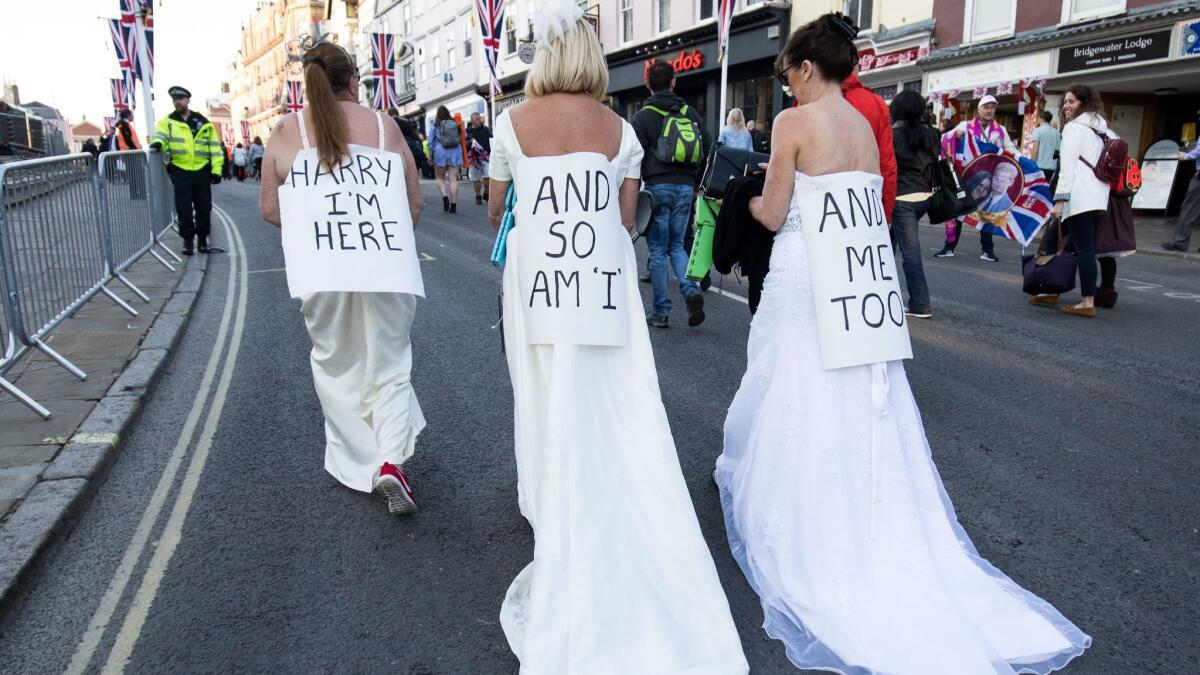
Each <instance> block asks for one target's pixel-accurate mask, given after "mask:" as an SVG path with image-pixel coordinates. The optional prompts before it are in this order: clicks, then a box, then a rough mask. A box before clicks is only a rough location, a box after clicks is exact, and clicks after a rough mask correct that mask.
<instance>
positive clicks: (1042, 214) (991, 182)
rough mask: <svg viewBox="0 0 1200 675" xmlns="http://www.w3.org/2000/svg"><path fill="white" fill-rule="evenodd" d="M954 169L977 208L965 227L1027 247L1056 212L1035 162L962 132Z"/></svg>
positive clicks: (967, 216) (1048, 187)
mask: <svg viewBox="0 0 1200 675" xmlns="http://www.w3.org/2000/svg"><path fill="white" fill-rule="evenodd" d="M954 165H955V168H956V169H958V172H959V174H960V175H961V176H962V180H963V185H964V186H965V187H966V188H967V190H968V191H969V192H970V193H971V196H972V197H973V198H974V199H975V203H976V204H977V205H978V207H979V208H978V209H976V210H975V211H972V212H971V213H968V214H967V215H965V216H963V224H964V225H966V226H967V227H973V228H975V229H977V230H979V231H980V232H988V233H991V234H993V235H996V236H999V237H1004V238H1006V239H1012V240H1013V241H1015V242H1017V243H1019V244H1020V245H1021V246H1028V245H1029V244H1030V243H1031V242H1032V241H1033V240H1034V238H1035V237H1037V234H1038V231H1039V230H1041V228H1042V226H1043V225H1045V224H1046V221H1047V220H1048V218H1049V215H1050V210H1051V209H1052V208H1054V202H1053V195H1052V194H1051V192H1050V182H1049V181H1047V180H1046V174H1045V173H1043V172H1042V170H1041V169H1040V168H1038V165H1037V162H1035V161H1033V160H1032V159H1029V158H1027V157H1021V156H1020V155H1017V154H1015V153H1012V152H1010V151H1007V150H1003V149H1001V148H1000V147H998V146H996V145H994V144H992V143H988V142H987V141H984V140H982V139H979V138H976V137H975V136H974V135H972V134H964V135H961V136H959V137H958V138H957V140H956V141H955V145H954Z"/></svg>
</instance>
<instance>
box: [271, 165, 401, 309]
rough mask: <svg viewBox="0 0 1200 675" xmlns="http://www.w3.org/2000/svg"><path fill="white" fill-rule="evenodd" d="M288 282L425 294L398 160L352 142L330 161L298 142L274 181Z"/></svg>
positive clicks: (308, 288) (296, 286) (297, 292)
mask: <svg viewBox="0 0 1200 675" xmlns="http://www.w3.org/2000/svg"><path fill="white" fill-rule="evenodd" d="M279 216H280V221H281V222H282V223H283V254H284V260H285V261H286V267H287V279H288V290H289V291H290V292H291V294H292V297H294V298H298V297H301V296H303V295H307V294H309V293H316V292H320V291H349V292H378V293H411V294H413V295H420V296H424V295H425V287H424V284H423V282H422V280H421V269H420V267H419V263H418V262H417V250H416V241H415V238H414V236H413V225H412V214H411V212H410V211H409V210H408V193H407V191H406V186H405V181H404V161H403V159H402V158H401V157H400V155H398V154H396V153H394V152H387V151H383V150H378V149H376V148H369V147H364V146H359V145H351V146H350V155H349V156H347V157H343V158H342V161H341V163H340V164H338V165H337V166H334V167H324V166H321V165H320V163H319V161H318V159H317V152H316V150H315V149H307V150H301V151H300V153H299V154H297V155H296V159H295V160H294V161H293V163H292V170H291V172H290V173H289V174H288V176H287V178H286V179H285V180H284V182H283V185H281V186H280V187H279Z"/></svg>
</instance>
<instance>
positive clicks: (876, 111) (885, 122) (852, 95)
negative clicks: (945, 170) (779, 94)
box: [842, 66, 896, 224]
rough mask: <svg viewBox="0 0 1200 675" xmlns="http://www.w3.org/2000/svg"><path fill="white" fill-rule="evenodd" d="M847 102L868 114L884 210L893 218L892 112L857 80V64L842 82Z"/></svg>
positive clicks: (894, 201) (894, 202)
mask: <svg viewBox="0 0 1200 675" xmlns="http://www.w3.org/2000/svg"><path fill="white" fill-rule="evenodd" d="M842 96H845V97H846V102H847V103H849V104H850V105H852V106H854V109H855V110H857V111H858V112H860V113H861V114H862V116H863V117H865V118H867V122H869V123H870V124H871V130H872V131H874V132H875V143H877V144H878V145H879V173H880V174H882V175H883V212H884V213H885V214H886V215H887V221H888V223H889V224H890V223H891V222H892V207H894V206H895V205H896V150H895V148H893V147H892V116H891V113H890V112H889V111H888V107H887V104H886V103H884V102H883V99H882V98H879V96H878V95H877V94H876V93H875V92H873V91H871V90H870V89H867V88H866V87H864V86H863V83H862V82H859V81H858V66H855V67H854V72H853V73H851V74H850V77H848V78H846V81H845V82H843V83H842Z"/></svg>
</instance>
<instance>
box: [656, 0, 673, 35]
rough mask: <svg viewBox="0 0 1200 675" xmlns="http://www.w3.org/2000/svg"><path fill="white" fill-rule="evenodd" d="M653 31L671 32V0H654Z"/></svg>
mask: <svg viewBox="0 0 1200 675" xmlns="http://www.w3.org/2000/svg"><path fill="white" fill-rule="evenodd" d="M654 30H655V31H656V32H659V33H666V32H667V31H669V30H671V0H654Z"/></svg>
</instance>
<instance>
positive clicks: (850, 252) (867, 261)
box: [846, 246, 878, 283]
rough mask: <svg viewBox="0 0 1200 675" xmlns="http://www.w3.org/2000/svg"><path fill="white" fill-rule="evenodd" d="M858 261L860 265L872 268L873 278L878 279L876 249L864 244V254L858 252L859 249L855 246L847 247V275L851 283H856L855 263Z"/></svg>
mask: <svg viewBox="0 0 1200 675" xmlns="http://www.w3.org/2000/svg"><path fill="white" fill-rule="evenodd" d="M856 261H857V262H858V266H859V267H868V266H869V267H870V268H871V279H872V280H875V281H878V278H877V277H876V276H875V249H873V248H871V247H870V246H864V247H863V251H862V255H861V256H860V255H859V254H858V249H857V248H855V247H853V246H847V247H846V276H847V278H848V279H849V281H850V283H854V263H855V262H856Z"/></svg>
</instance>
